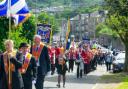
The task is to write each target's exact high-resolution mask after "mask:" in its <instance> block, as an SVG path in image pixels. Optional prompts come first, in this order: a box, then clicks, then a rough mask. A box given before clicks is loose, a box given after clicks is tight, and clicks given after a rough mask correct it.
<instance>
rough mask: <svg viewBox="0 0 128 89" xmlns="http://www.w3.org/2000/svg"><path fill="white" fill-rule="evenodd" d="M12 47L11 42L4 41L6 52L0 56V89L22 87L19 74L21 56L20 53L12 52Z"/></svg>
mask: <svg viewBox="0 0 128 89" xmlns="http://www.w3.org/2000/svg"><path fill="white" fill-rule="evenodd" d="M13 47H14V44H13V41H12V40H6V41H5V48H6V51H5V52H4V53H3V54H2V56H1V65H2V66H1V72H2V86H1V87H2V88H1V89H23V87H24V85H23V80H22V76H21V74H20V72H19V69H20V68H21V67H22V63H23V61H22V60H23V56H22V54H21V53H19V52H17V51H16V50H14V49H13ZM9 64H10V65H9ZM9 67H10V70H9ZM9 80H10V81H9Z"/></svg>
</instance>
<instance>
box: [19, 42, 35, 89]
mask: <svg viewBox="0 0 128 89" xmlns="http://www.w3.org/2000/svg"><path fill="white" fill-rule="evenodd" d="M19 48H20V49H21V52H22V54H23V65H22V68H21V69H20V72H21V74H22V78H23V82H24V89H32V80H34V79H36V74H37V66H36V60H35V58H34V57H33V56H32V54H30V53H29V50H30V49H29V45H28V44H27V43H21V44H20V47H19Z"/></svg>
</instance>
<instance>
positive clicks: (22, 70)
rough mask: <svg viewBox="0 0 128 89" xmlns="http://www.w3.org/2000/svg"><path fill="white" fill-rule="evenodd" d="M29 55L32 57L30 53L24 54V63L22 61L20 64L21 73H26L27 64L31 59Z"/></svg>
mask: <svg viewBox="0 0 128 89" xmlns="http://www.w3.org/2000/svg"><path fill="white" fill-rule="evenodd" d="M31 57H32V55H31V54H30V53H27V54H26V55H25V59H24V63H23V65H22V68H21V69H20V73H21V74H24V73H26V71H27V69H28V66H29V64H30V61H31Z"/></svg>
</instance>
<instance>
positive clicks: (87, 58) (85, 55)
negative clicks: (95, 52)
mask: <svg viewBox="0 0 128 89" xmlns="http://www.w3.org/2000/svg"><path fill="white" fill-rule="evenodd" d="M81 56H82V58H83V61H84V63H86V64H89V63H90V56H89V52H88V51H84V50H82V52H81Z"/></svg>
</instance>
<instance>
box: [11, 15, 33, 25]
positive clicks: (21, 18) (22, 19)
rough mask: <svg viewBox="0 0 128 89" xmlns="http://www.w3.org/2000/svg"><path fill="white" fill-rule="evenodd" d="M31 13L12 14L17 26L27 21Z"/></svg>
mask: <svg viewBox="0 0 128 89" xmlns="http://www.w3.org/2000/svg"><path fill="white" fill-rule="evenodd" d="M30 16H31V14H25V15H12V17H13V20H14V24H15V26H17V25H21V24H22V23H23V22H25V21H26V20H27V19H28V18H29V17H30Z"/></svg>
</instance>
